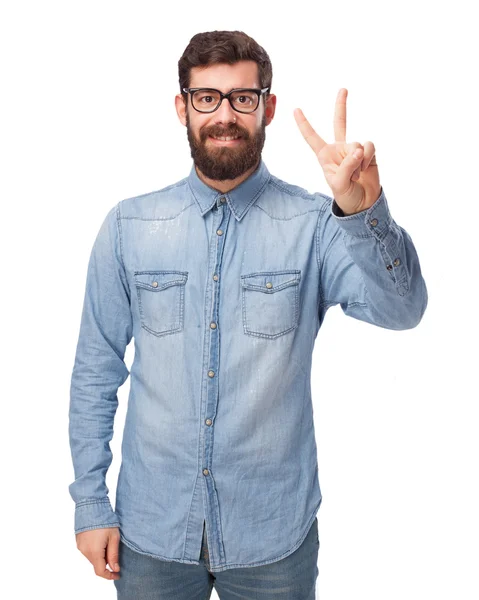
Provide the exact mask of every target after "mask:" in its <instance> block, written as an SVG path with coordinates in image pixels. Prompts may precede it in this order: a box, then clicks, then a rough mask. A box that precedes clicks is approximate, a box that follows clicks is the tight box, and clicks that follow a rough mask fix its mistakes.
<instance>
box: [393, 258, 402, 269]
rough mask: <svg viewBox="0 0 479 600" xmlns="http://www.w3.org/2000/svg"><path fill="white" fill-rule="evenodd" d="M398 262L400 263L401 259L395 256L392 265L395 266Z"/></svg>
mask: <svg viewBox="0 0 479 600" xmlns="http://www.w3.org/2000/svg"><path fill="white" fill-rule="evenodd" d="M399 264H401V261H400V260H399V258H396V259H395V260H394V261H393V265H394V266H395V267H397V266H398V265H399Z"/></svg>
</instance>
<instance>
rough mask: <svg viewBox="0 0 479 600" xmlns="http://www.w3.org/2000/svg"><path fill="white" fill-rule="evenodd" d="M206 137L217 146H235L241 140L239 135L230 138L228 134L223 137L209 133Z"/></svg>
mask: <svg viewBox="0 0 479 600" xmlns="http://www.w3.org/2000/svg"><path fill="white" fill-rule="evenodd" d="M208 138H209V139H210V140H211V141H212V142H213V143H214V144H217V145H218V146H235V145H237V144H239V143H240V142H241V140H242V139H243V138H242V137H241V136H240V137H238V138H232V137H229V136H226V137H223V138H215V137H213V136H211V135H209V136H208Z"/></svg>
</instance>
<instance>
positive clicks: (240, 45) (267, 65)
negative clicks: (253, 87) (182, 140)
mask: <svg viewBox="0 0 479 600" xmlns="http://www.w3.org/2000/svg"><path fill="white" fill-rule="evenodd" d="M240 60H253V61H254V62H255V63H256V64H257V65H258V76H259V84H260V87H261V88H265V87H270V86H271V83H272V79H273V67H272V65H271V60H270V58H269V56H268V54H267V52H266V50H265V49H264V48H262V47H261V46H260V45H259V44H258V43H257V42H256V41H255V40H254V39H253V38H252V37H250V36H249V35H246V33H244V32H243V31H206V32H204V33H197V34H196V35H194V36H193V37H192V38H191V40H190V42H189V44H188V46H187V47H186V48H185V51H184V52H183V56H182V57H181V58H180V60H179V61H178V75H179V77H178V79H179V83H180V92H181V94H182V95H183V99H184V100H185V102H186V96H187V94H186V93H185V92H184V91H183V88H184V87H189V85H190V71H191V69H192V68H193V67H202V66H204V67H206V66H209V65H213V64H219V63H227V64H230V65H233V64H234V63H237V62H238V61H240ZM270 92H271V90H268V92H267V93H266V94H265V97H267V96H268V95H269V94H270ZM265 101H266V98H265Z"/></svg>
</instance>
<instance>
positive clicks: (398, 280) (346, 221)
mask: <svg viewBox="0 0 479 600" xmlns="http://www.w3.org/2000/svg"><path fill="white" fill-rule="evenodd" d="M319 195H320V196H322V197H323V198H324V199H325V200H326V201H325V202H324V204H323V205H322V206H321V209H320V214H319V217H318V225H317V232H316V234H317V237H316V240H317V244H316V251H317V259H318V264H319V271H320V290H319V300H318V308H319V311H320V318H322V316H323V315H324V312H325V311H326V310H327V309H328V308H329V307H330V306H334V305H336V304H340V306H341V308H342V310H343V312H344V313H345V314H346V315H348V316H350V317H353V318H355V319H359V320H361V321H365V322H367V323H371V324H372V325H377V326H378V327H384V328H386V329H395V330H402V329H411V328H413V327H416V326H417V325H418V324H419V322H420V321H421V319H422V316H423V314H424V312H425V310H426V306H427V303H428V293H427V288H426V283H425V281H424V278H423V276H422V273H421V266H420V263H419V258H418V255H417V252H416V249H415V247H414V244H413V241H412V239H411V237H410V235H409V234H408V233H407V232H406V231H405V230H404V229H403V228H402V227H401V226H399V225H398V224H397V223H396V222H395V221H394V219H393V218H392V216H391V213H390V211H389V207H388V203H387V199H386V196H385V194H384V189H383V188H382V187H381V191H380V195H379V197H378V199H377V200H376V202H375V203H374V204H373V205H372V206H371V207H370V208H368V209H366V210H363V211H361V212H358V213H355V214H353V215H347V216H345V215H344V213H343V211H342V210H341V209H340V207H339V206H338V205H337V203H336V200H335V199H334V198H331V197H329V196H325V195H324V194H319Z"/></svg>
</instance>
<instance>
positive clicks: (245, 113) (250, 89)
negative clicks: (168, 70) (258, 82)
mask: <svg viewBox="0 0 479 600" xmlns="http://www.w3.org/2000/svg"><path fill="white" fill-rule="evenodd" d="M270 89H271V86H268V87H265V88H263V89H259V88H235V89H234V90H231V91H229V92H228V93H227V94H223V92H221V91H220V90H217V89H215V88H183V91H184V92H185V93H186V94H187V93H189V94H190V102H191V106H192V107H193V108H194V109H195V110H196V111H197V112H199V113H202V114H209V113H213V112H215V110H218V108H219V107H220V106H221V103H222V102H223V100H224V99H225V98H228V102H229V103H230V106H231V108H232V109H233V110H235V111H236V112H239V113H241V114H243V115H250V114H252V113H254V111H255V110H256V109H257V108H258V106H259V104H260V102H261V96H262V95H263V94H265V93H266V92H267V91H268V90H270ZM199 90H205V91H212V92H218V94H219V95H220V101H219V102H218V106H217V107H216V108H214V109H213V110H199V109H198V108H196V106H195V105H194V103H193V94H194V92H198V91H199ZM233 92H256V94H257V95H258V104H257V105H256V106H255V108H254V109H253V110H250V111H244V110H238V109H237V108H235V107H234V106H233V103H232V102H231V98H230V96H231V94H232V93H233Z"/></svg>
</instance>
